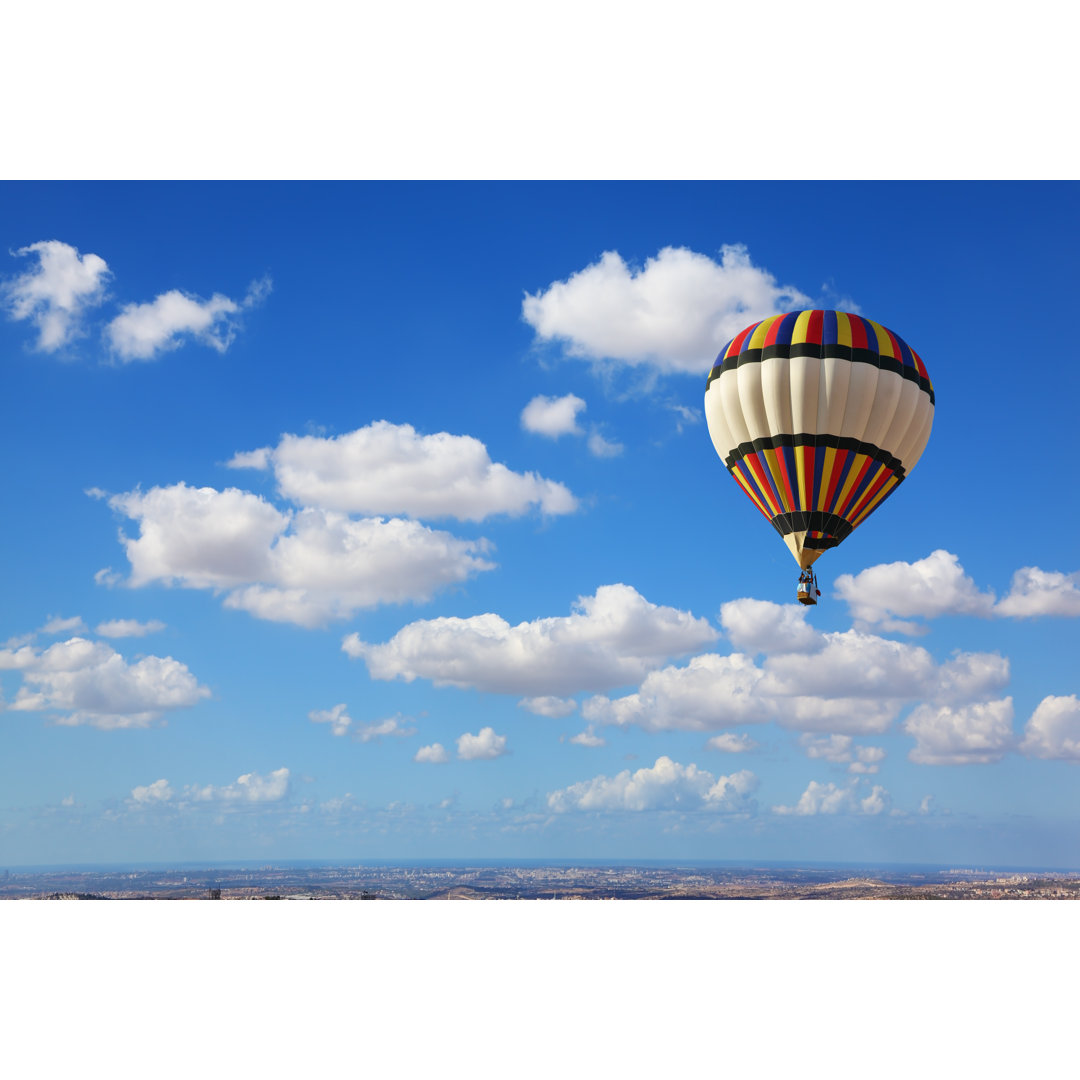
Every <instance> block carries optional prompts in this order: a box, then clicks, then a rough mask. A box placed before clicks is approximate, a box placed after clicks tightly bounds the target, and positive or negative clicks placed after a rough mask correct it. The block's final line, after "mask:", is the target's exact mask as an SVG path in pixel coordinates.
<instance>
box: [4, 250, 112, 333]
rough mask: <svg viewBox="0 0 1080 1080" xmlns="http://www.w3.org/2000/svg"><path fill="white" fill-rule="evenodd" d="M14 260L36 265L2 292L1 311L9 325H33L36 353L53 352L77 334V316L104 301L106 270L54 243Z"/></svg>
mask: <svg viewBox="0 0 1080 1080" xmlns="http://www.w3.org/2000/svg"><path fill="white" fill-rule="evenodd" d="M14 254H15V255H17V256H25V255H36V256H37V257H38V265H37V267H36V268H35V269H33V270H29V271H27V272H26V273H25V274H23V275H21V276H20V277H17V278H15V279H13V280H12V281H9V282H7V283H6V284H5V285H4V286H3V288H2V290H0V297H2V301H3V304H4V307H5V308H6V309H7V312H8V314H9V316H10V317H11V318H12V319H18V320H21V319H29V320H30V321H31V322H32V323H33V324H34V326H35V327H36V328H37V331H38V342H37V348H38V349H39V350H40V351H41V352H55V351H56V350H57V349H60V348H62V347H63V346H64V345H67V344H68V343H69V342H71V341H73V340H74V339H75V338H77V337H79V336H80V335H81V334H82V333H83V330H82V326H81V320H82V317H83V314H84V313H85V312H86V311H87V310H88V309H90V308H93V307H96V306H97V305H99V304H100V303H102V301H103V300H104V299H105V285H106V282H107V281H108V280H109V278H110V276H111V274H110V273H109V267H108V266H107V265H106V263H105V260H104V259H102V258H101V257H100V256H99V255H80V254H79V252H78V249H76V248H74V247H72V246H71V245H70V244H65V243H62V242H61V241H59V240H42V241H40V242H39V243H36V244H30V245H29V246H27V247H24V248H19V249H18V251H16V252H14Z"/></svg>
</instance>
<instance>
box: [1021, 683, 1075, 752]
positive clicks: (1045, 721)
mask: <svg viewBox="0 0 1080 1080" xmlns="http://www.w3.org/2000/svg"><path fill="white" fill-rule="evenodd" d="M1020 752H1021V753H1022V754H1027V756H1028V757H1037V758H1059V759H1061V760H1064V761H1080V700H1078V699H1077V697H1076V695H1075V694H1069V695H1068V697H1055V696H1053V695H1050V696H1049V697H1044V698H1043V699H1042V701H1040V702H1039V704H1038V706H1037V707H1036V709H1035V711H1034V712H1033V713H1032V714H1031V719H1029V720H1028V722H1027V726H1026V727H1025V728H1024V740H1023V742H1021V744H1020Z"/></svg>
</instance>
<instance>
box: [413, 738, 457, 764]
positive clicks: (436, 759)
mask: <svg viewBox="0 0 1080 1080" xmlns="http://www.w3.org/2000/svg"><path fill="white" fill-rule="evenodd" d="M449 760H450V755H449V753H447V750H446V747H445V746H443V744H442V743H432V744H431V745H430V746H421V747H420V749H419V750H417V751H416V753H415V754H413V761H426V762H428V763H429V764H431V765H444V764H445V763H446V762H448V761H449Z"/></svg>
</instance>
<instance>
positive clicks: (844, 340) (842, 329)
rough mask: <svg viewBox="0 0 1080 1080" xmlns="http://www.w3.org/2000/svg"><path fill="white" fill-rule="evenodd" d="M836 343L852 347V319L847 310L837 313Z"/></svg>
mask: <svg viewBox="0 0 1080 1080" xmlns="http://www.w3.org/2000/svg"><path fill="white" fill-rule="evenodd" d="M836 344H837V345H846V346H847V347H848V348H849V349H850V348H851V321H850V320H849V319H848V316H847V312H846V311H838V312H837V313H836Z"/></svg>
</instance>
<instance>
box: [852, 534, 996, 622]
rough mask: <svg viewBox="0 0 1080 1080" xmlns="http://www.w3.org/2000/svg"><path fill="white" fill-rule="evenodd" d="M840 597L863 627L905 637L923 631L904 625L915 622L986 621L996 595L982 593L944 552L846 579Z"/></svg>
mask: <svg viewBox="0 0 1080 1080" xmlns="http://www.w3.org/2000/svg"><path fill="white" fill-rule="evenodd" d="M836 591H837V593H838V594H839V595H840V598H841V599H842V600H844V601H845V602H846V603H847V605H848V607H849V608H850V609H851V614H852V615H853V617H854V618H855V619H857V620H859V621H860V622H862V623H865V624H870V625H872V624H879V625H881V626H883V627H884V628H885V629H891V630H900V631H906V632H912V631H915V632H917V631H918V628H917V627H916V626H913V625H912V624H910V623H907V622H904V621H903V620H904V619H905V618H910V617H912V616H916V617H921V618H936V617H938V616H941V615H983V616H986V615H991V614H992V613H993V609H994V594H993V593H990V592H986V593H984V592H980V591H979V589H978V588H977V586H976V585H975V582H974V581H973V580H972V579H971V578H970V577H968V575H967V574H965V573H964V568H963V567H962V566H961V565H960V560H959V559H958V558H957V556H955V555H953V554H952V553H951V552H948V551H943V550H941V549H939V550H937V551H933V552H931V553H930V554H929V555H928V556H927V557H926V558H925V559H920V560H919V561H918V562H913V563H907V562H894V563H883V564H881V565H879V566H871V567H869V568H867V569H866V570H863V571H862V572H861V573H859V574H856V575H854V576H852V575H851V574H841V575H840V577H838V578H837V579H836ZM897 616H899V618H897Z"/></svg>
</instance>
